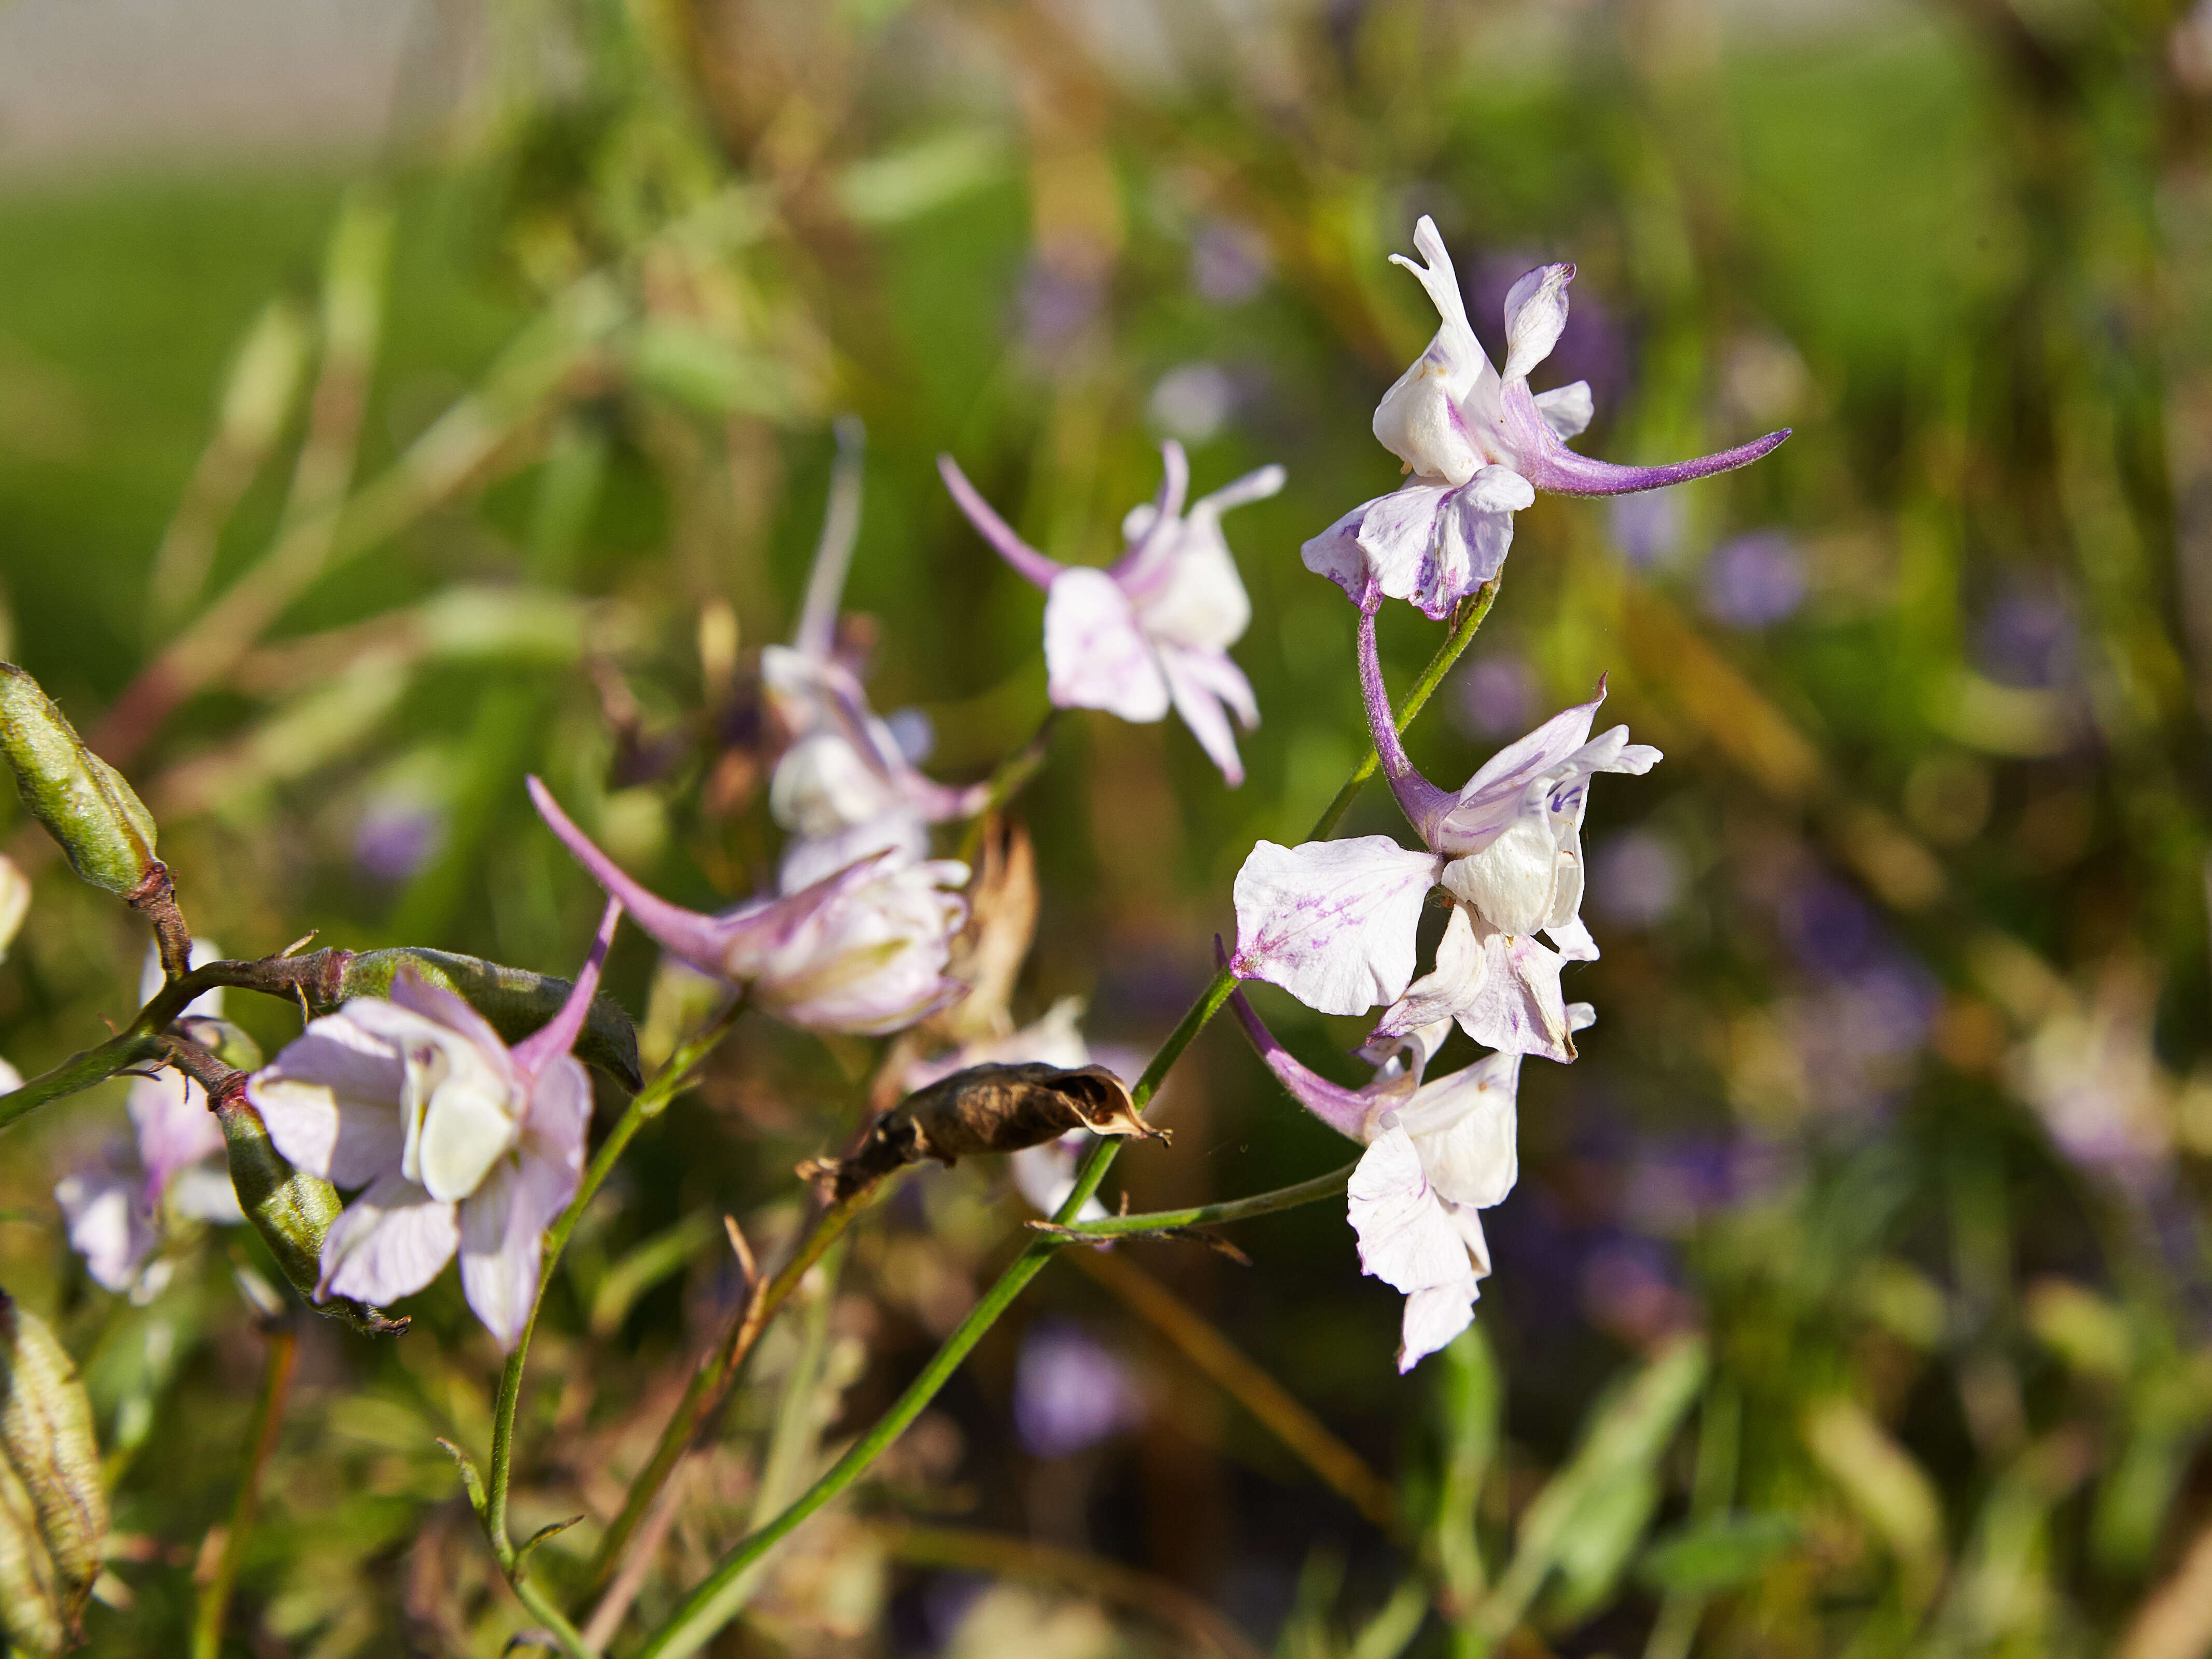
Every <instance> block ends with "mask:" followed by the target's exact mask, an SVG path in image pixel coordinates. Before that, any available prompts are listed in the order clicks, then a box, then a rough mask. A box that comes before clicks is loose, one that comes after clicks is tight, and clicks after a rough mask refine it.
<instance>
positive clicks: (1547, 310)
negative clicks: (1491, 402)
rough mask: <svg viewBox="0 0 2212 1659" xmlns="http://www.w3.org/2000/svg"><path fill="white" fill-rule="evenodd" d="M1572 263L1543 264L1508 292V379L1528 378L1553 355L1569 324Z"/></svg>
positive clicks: (1501, 375) (1502, 371) (1504, 371)
mask: <svg viewBox="0 0 2212 1659" xmlns="http://www.w3.org/2000/svg"><path fill="white" fill-rule="evenodd" d="M1574 280H1575V268H1574V267H1573V266H1572V265H1539V266H1538V267H1537V268H1536V269H1535V270H1532V271H1530V272H1528V275H1526V276H1523V277H1522V278H1521V280H1520V281H1518V282H1517V283H1514V284H1513V286H1512V288H1511V289H1510V290H1508V291H1507V293H1506V295H1505V367H1504V368H1502V369H1500V370H1499V371H1498V375H1499V378H1500V379H1502V380H1508V381H1510V380H1524V379H1526V378H1527V376H1528V371H1529V370H1530V369H1532V368H1535V367H1536V365H1537V364H1539V363H1541V362H1543V361H1544V359H1545V358H1547V357H1548V356H1551V355H1552V348H1553V346H1555V345H1557V344H1559V336H1560V335H1561V334H1563V333H1565V331H1566V326H1567V284H1568V283H1571V282H1573V281H1574Z"/></svg>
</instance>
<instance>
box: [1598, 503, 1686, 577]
mask: <svg viewBox="0 0 2212 1659" xmlns="http://www.w3.org/2000/svg"><path fill="white" fill-rule="evenodd" d="M1608 506H1609V507H1610V508H1611V511H1610V512H1609V513H1608V514H1607V518H1608V520H1609V521H1610V523H1611V525H1612V526H1613V544H1614V545H1615V546H1616V547H1618V548H1620V556H1621V557H1622V558H1624V559H1626V560H1627V561H1628V562H1629V563H1630V564H1632V566H1634V567H1635V568H1637V569H1638V570H1651V569H1655V568H1658V567H1659V566H1662V565H1670V564H1672V563H1674V560H1675V558H1676V557H1677V556H1679V555H1680V553H1681V551H1682V538H1683V534H1684V532H1685V531H1686V529H1687V527H1688V526H1686V523H1685V522H1684V519H1685V515H1684V513H1683V510H1682V498H1681V497H1680V495H1676V494H1675V493H1674V491H1673V490H1671V489H1646V490H1644V491H1642V492H1640V493H1639V494H1637V495H1615V496H1614V497H1613V500H1612V501H1611V502H1610V503H1608Z"/></svg>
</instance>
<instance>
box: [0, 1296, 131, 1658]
mask: <svg viewBox="0 0 2212 1659" xmlns="http://www.w3.org/2000/svg"><path fill="white" fill-rule="evenodd" d="M0 1462H5V1463H6V1465H7V1467H8V1471H9V1474H10V1475H11V1476H12V1477H13V1478H14V1479H15V1480H16V1481H17V1482H18V1483H20V1485H21V1488H22V1491H23V1492H24V1494H25V1496H26V1497H27V1499H28V1500H29V1506H30V1510H31V1513H32V1516H33V1519H34V1521H35V1523H36V1529H37V1535H38V1540H39V1543H40V1547H42V1548H43V1549H44V1551H45V1553H46V1563H47V1567H48V1577H49V1582H50V1583H51V1585H52V1595H53V1601H54V1606H55V1607H56V1608H57V1609H58V1613H59V1614H60V1618H61V1621H62V1624H63V1626H64V1628H65V1629H66V1630H68V1631H69V1632H72V1633H74V1632H76V1628H77V1622H78V1620H79V1619H80V1617H81V1616H82V1613H83V1612H84V1604H85V1601H86V1600H87V1599H88V1597H89V1596H90V1595H92V1581H93V1580H94V1579H95V1578H97V1577H99V1576H100V1544H101V1542H102V1541H104V1540H105V1539H106V1536H107V1494H106V1489H105V1488H104V1487H103V1486H101V1485H100V1443H99V1442H98V1440H97V1439H95V1438H94V1435H93V1431H92V1401H90V1400H88V1398H86V1396H85V1392H84V1384H83V1383H81V1382H79V1381H78V1380H77V1374H76V1362H75V1361H74V1360H72V1359H71V1358H70V1357H69V1352H68V1351H67V1350H66V1349H64V1347H63V1346H62V1345H61V1344H60V1343H59V1342H58V1341H57V1340H55V1338H54V1334H53V1333H52V1331H51V1330H49V1329H47V1328H46V1322H45V1321H44V1320H42V1319H40V1318H39V1317H38V1316H36V1315H34V1314H30V1313H27V1312H25V1311H24V1310H22V1309H21V1308H19V1307H17V1306H16V1305H15V1303H14V1301H12V1300H11V1299H10V1298H9V1296H8V1294H7V1292H6V1291H0ZM10 1524H11V1526H12V1527H13V1528H14V1529H15V1530H16V1531H17V1532H18V1533H19V1534H20V1533H21V1518H20V1507H19V1506H18V1507H17V1510H16V1514H15V1516H14V1517H13V1518H12V1519H11V1522H10ZM30 1571H32V1573H33V1576H35V1575H36V1572H37V1565H36V1563H35V1561H33V1562H32V1563H31V1564H30Z"/></svg>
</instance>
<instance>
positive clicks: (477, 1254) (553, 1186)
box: [460, 1152, 576, 1352]
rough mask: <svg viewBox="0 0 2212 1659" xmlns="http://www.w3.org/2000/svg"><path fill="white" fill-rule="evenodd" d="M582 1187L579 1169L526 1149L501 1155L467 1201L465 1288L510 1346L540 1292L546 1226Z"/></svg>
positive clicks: (479, 1313) (462, 1253) (480, 1315)
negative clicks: (578, 1180) (517, 1155)
mask: <svg viewBox="0 0 2212 1659" xmlns="http://www.w3.org/2000/svg"><path fill="white" fill-rule="evenodd" d="M575 1192H576V1172H575V1171H574V1170H572V1169H569V1168H568V1167H566V1166H565V1165H563V1164H550V1163H548V1162H546V1161H545V1160H544V1159H543V1158H538V1157H536V1156H534V1155H532V1153H530V1152H524V1153H523V1155H522V1156H521V1157H520V1158H501V1160H500V1161H499V1163H498V1164H497V1165H496V1166H495V1167H494V1168H493V1170H491V1172H490V1173H489V1175H487V1176H485V1177H484V1180H483V1184H482V1185H481V1186H479V1187H478V1188H477V1190H476V1191H475V1193H474V1194H471V1196H470V1197H469V1198H467V1199H466V1200H464V1201H463V1202H462V1204H461V1212H460V1215H461V1236H460V1256H461V1291H462V1293H463V1294H464V1295H465V1296H466V1297H468V1301H469V1306H470V1307H471V1308H473V1309H474V1310H476V1316H477V1318H479V1319H481V1320H483V1322H484V1328H486V1329H487V1330H489V1332H490V1333H491V1334H492V1335H493V1336H494V1337H495V1338H497V1339H498V1341H499V1346H500V1347H501V1349H502V1350H504V1351H506V1352H513V1348H514V1345H515V1343H516V1342H518V1341H519V1340H521V1336H522V1331H523V1328H524V1327H525V1326H526V1325H527V1324H528V1323H529V1322H530V1310H531V1308H532V1305H533V1304H535V1303H536V1302H537V1300H538V1273H539V1271H540V1264H541V1262H542V1260H543V1257H544V1249H545V1230H546V1229H547V1228H548V1227H550V1225H552V1224H553V1222H554V1221H555V1219H556V1218H558V1217H559V1215H560V1213H561V1212H562V1210H563V1209H565V1208H566V1207H567V1206H568V1200H570V1199H571V1198H573V1197H574V1196H575Z"/></svg>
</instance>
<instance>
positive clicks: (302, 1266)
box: [216, 1092, 407, 1336]
mask: <svg viewBox="0 0 2212 1659" xmlns="http://www.w3.org/2000/svg"><path fill="white" fill-rule="evenodd" d="M216 1114H217V1115H218V1116H219V1117H220V1118H221V1119H222V1140H223V1148H224V1151H225V1152H227V1153H228V1156H229V1159H230V1184H231V1186H232V1188H234V1190H235V1191H236V1192H237V1194H238V1202H239V1206H240V1208H241V1209H243V1210H244V1211H245V1212H246V1219H248V1220H249V1221H251V1222H252V1224H253V1227H254V1231H257V1232H258V1233H259V1234H260V1235H261V1237H262V1241H263V1242H264V1243H266V1244H267V1245H268V1246H269V1254H270V1255H272V1256H274V1257H276V1265H277V1266H278V1267H281V1268H283V1272H284V1277H285V1278H286V1279H289V1280H290V1281H291V1282H292V1288H293V1289H295V1290H296V1291H299V1293H300V1294H301V1296H302V1297H305V1298H306V1299H307V1302H308V1304H310V1305H311V1306H313V1309H314V1310H315V1311H316V1312H317V1313H319V1314H323V1315H325V1316H327V1317H329V1318H331V1319H342V1320H343V1321H344V1322H346V1323H347V1324H349V1325H350V1326H352V1327H353V1328H355V1329H356V1330H357V1331H362V1332H364V1333H366V1334H368V1335H371V1336H397V1335H398V1334H400V1333H401V1332H402V1331H404V1330H405V1329H406V1328H407V1322H406V1321H405V1320H404V1319H387V1318H386V1317H385V1316H384V1315H383V1314H382V1313H381V1312H380V1311H379V1310H376V1309H374V1308H372V1307H370V1306H369V1305H368V1304H367V1303H365V1302H356V1301H353V1300H352V1299H350V1298H349V1297H343V1296H334V1297H328V1298H327V1299H325V1300H324V1301H320V1302H318V1301H316V1300H315V1287H316V1286H317V1285H319V1283H321V1280H322V1276H323V1236H324V1235H325V1233H327V1232H329V1231H330V1230H331V1223H332V1222H333V1221H335V1220H337V1218H338V1212H339V1211H340V1210H341V1209H343V1207H344V1206H343V1204H342V1203H341V1202H340V1201H339V1199H338V1193H337V1188H335V1187H333V1186H331V1183H330V1182H327V1181H325V1180H324V1179H323V1178H322V1177H321V1176H315V1175H310V1174H308V1173H307V1171H306V1170H296V1169H295V1168H293V1167H292V1165H290V1164H287V1163H286V1162H285V1161H284V1158H283V1154H282V1153H280V1152H278V1151H277V1150H276V1143H275V1142H274V1141H272V1140H270V1139H269V1127H268V1126H267V1125H266V1124H264V1122H262V1121H261V1114H260V1113H258V1112H257V1111H255V1110H254V1109H253V1107H252V1104H251V1103H249V1102H247V1101H246V1098H245V1097H244V1096H243V1095H240V1094H237V1093H232V1092H226V1093H225V1094H224V1095H223V1096H222V1097H221V1098H219V1099H218V1101H217V1102H216Z"/></svg>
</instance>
